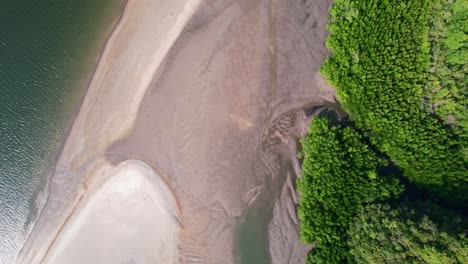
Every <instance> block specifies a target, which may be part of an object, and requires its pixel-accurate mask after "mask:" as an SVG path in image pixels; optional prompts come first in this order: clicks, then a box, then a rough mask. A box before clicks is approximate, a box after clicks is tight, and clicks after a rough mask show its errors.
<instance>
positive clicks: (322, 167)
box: [297, 117, 402, 263]
mask: <svg viewBox="0 0 468 264" xmlns="http://www.w3.org/2000/svg"><path fill="white" fill-rule="evenodd" d="M302 144H303V145H302V146H303V155H304V162H303V165H302V174H303V175H302V178H301V179H299V180H298V183H297V188H298V192H299V197H300V205H299V209H298V215H299V219H300V220H301V226H300V233H301V239H302V240H303V241H305V242H308V243H316V246H315V248H314V250H313V251H312V252H311V254H310V255H309V257H308V261H309V262H312V263H340V262H342V261H344V260H346V259H348V258H349V251H348V247H347V233H346V232H347V229H348V226H349V224H350V223H351V222H352V221H353V217H354V216H355V214H357V213H358V212H359V211H360V210H361V207H362V206H363V204H366V203H370V202H373V201H382V200H384V199H387V198H390V197H394V196H396V195H397V194H399V193H400V192H401V191H402V186H401V185H400V184H399V181H398V179H396V178H395V177H392V176H386V177H383V176H379V169H380V168H381V167H382V166H385V165H386V164H387V161H386V160H385V159H383V158H381V157H379V156H378V155H377V154H376V153H375V152H374V151H373V150H372V149H370V147H369V146H368V145H367V144H366V143H365V142H363V138H362V136H361V135H360V133H358V132H357V131H356V130H354V129H353V128H352V127H342V126H339V125H333V124H332V123H331V121H330V120H329V119H328V118H326V117H316V118H314V120H313V121H312V124H311V127H310V133H309V135H308V136H307V137H306V138H305V139H304V140H303V142H302Z"/></svg>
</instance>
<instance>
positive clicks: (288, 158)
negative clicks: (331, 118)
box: [23, 0, 335, 263]
mask: <svg viewBox="0 0 468 264" xmlns="http://www.w3.org/2000/svg"><path fill="white" fill-rule="evenodd" d="M330 5H331V1H330V0H320V1H309V0H291V1H286V0H284V1H283V0H281V1H280V0H273V1H271V0H202V1H200V4H199V5H198V1H162V0H160V1H157V0H153V1H150V0H146V1H129V3H128V6H127V8H126V9H125V12H124V14H123V16H122V20H121V22H120V23H119V26H118V27H117V28H116V30H115V32H114V34H113V36H112V37H111V39H110V40H109V43H108V46H107V47H106V51H105V52H104V54H103V57H102V59H101V62H100V64H99V66H98V70H97V72H96V75H95V78H94V79H93V82H92V84H91V87H90V88H89V92H88V94H87V96H86V98H85V101H84V103H83V106H82V110H81V111H80V114H79V115H78V117H77V119H76V121H75V125H74V126H73V129H72V132H71V134H70V137H69V139H68V141H67V144H66V146H65V148H64V151H63V153H62V157H61V159H60V161H59V163H58V165H57V173H56V175H55V176H54V177H53V179H52V181H51V192H50V196H49V199H48V202H47V204H46V207H45V209H44V211H43V213H42V216H41V218H40V219H39V220H38V222H37V225H36V227H37V228H36V229H35V231H34V232H33V234H32V236H31V240H30V241H33V242H29V244H28V245H27V247H25V249H24V252H23V253H24V256H26V258H24V260H29V259H30V258H28V257H27V256H28V255H29V257H30V256H31V255H33V254H36V253H37V252H38V250H39V249H40V248H42V251H40V250H39V252H42V253H44V252H47V251H48V247H46V248H45V249H44V246H42V245H49V244H51V241H53V240H54V239H55V238H57V237H62V239H63V237H66V235H65V233H66V232H65V231H64V230H67V229H69V228H70V227H66V226H67V225H68V224H66V225H64V223H71V222H67V221H66V219H68V218H69V217H70V216H71V215H73V214H74V212H75V213H76V212H77V210H78V209H77V208H78V207H77V204H80V203H79V201H80V199H82V198H83V197H84V196H86V195H91V194H92V193H94V195H97V193H98V192H96V191H92V190H91V189H92V188H90V187H89V186H91V185H90V182H92V179H94V178H95V177H97V176H96V175H98V174H99V171H102V168H114V167H117V166H119V164H121V163H122V162H125V161H126V160H129V159H137V160H140V161H141V162H143V163H144V164H147V166H150V167H151V168H152V169H153V170H154V171H155V174H157V175H159V177H160V179H161V180H162V181H164V182H165V183H166V184H167V186H168V187H169V189H170V190H171V192H172V194H173V195H174V197H175V203H176V205H177V206H176V207H177V210H179V211H180V214H179V221H180V228H178V237H177V241H178V242H177V246H176V248H177V250H176V252H177V259H174V261H173V263H238V262H239V260H240V258H241V255H242V250H241V249H238V248H237V246H236V240H237V239H238V236H239V234H238V233H239V227H240V225H242V223H243V222H244V220H245V216H246V212H247V211H248V210H249V209H252V208H255V207H259V206H261V207H265V208H268V210H267V211H269V212H270V213H269V216H268V217H267V219H268V222H266V223H265V225H267V226H268V227H267V228H266V230H267V232H265V239H268V242H269V243H268V245H269V248H268V249H267V250H268V252H269V254H270V258H269V259H265V263H269V262H271V263H303V261H304V257H305V254H306V253H307V251H308V250H309V247H308V246H306V245H303V244H302V243H300V242H299V239H298V229H297V224H298V221H297V217H296V213H295V205H296V203H297V197H296V196H295V191H294V182H295V178H296V177H298V176H300V169H299V165H298V162H297V158H296V151H297V146H296V142H297V139H298V138H299V137H300V136H301V135H303V134H304V133H305V132H306V131H307V127H308V122H309V116H308V115H307V114H306V111H305V110H308V109H313V108H316V107H321V106H324V105H330V104H334V103H335V93H334V90H333V89H332V88H331V87H329V86H328V85H326V83H325V80H324V79H323V78H322V77H321V76H320V75H319V73H318V68H319V67H320V65H321V64H322V62H323V60H324V59H325V57H326V56H327V55H328V50H327V49H326V47H325V45H324V40H325V37H326V35H327V33H326V32H327V31H326V29H325V24H326V19H327V17H328V7H329V6H330ZM157 7H159V8H160V9H158V8H157ZM161 7H163V8H161ZM164 7H165V8H164ZM170 7H171V8H174V9H171V8H170ZM132 10H133V11H132ZM161 10H162V11H161ZM164 10H165V11H164ZM172 10H176V11H174V12H172ZM161 12H166V13H164V14H165V15H155V14H161ZM130 14H131V15H130ZM171 14H172V15H171ZM158 19H159V20H158ZM125 21H127V22H125ZM165 21H172V22H170V23H169V22H167V23H168V24H166V25H167V26H166V27H165V28H164V29H161V28H158V27H159V24H158V23H163V24H164V23H166V22H165ZM125 25H127V26H125ZM113 43H115V44H113ZM145 166H146V165H145ZM90 193H91V194H90ZM83 206H85V205H83ZM55 218H57V219H61V220H60V221H48V220H50V219H55ZM70 219H71V218H70ZM155 221H157V219H155ZM135 225H138V223H135ZM75 226H76V225H75ZM51 230H52V231H53V232H49V231H51ZM44 232H48V233H52V234H53V235H52V236H51V235H49V236H46V235H44ZM41 234H42V235H41ZM44 238H48V239H46V240H44ZM38 241H42V242H38ZM44 241H46V243H44ZM39 243H41V244H39ZM64 243H65V242H64ZM154 246H155V247H156V245H154ZM169 250H173V249H169ZM23 263H35V262H23ZM142 263H145V262H142Z"/></svg>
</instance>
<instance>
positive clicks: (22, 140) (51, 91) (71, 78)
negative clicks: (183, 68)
mask: <svg viewBox="0 0 468 264" xmlns="http://www.w3.org/2000/svg"><path fill="white" fill-rule="evenodd" d="M122 7H123V1H121V0H100V1H95V0H6V1H1V3H0V263H5V264H6V263H12V262H14V259H15V257H16V254H17V253H18V251H19V250H20V249H21V246H22V243H23V241H24V239H25V236H26V235H27V231H28V229H29V228H30V220H31V219H33V218H34V214H35V213H34V212H35V211H36V210H37V208H36V207H37V206H36V204H37V203H38V200H39V201H40V200H41V198H40V197H41V195H40V193H41V187H43V186H44V184H45V182H46V177H47V175H48V174H50V172H51V170H52V169H53V167H52V166H53V164H54V162H55V160H56V159H57V157H58V155H59V152H60V151H59V150H60V147H61V146H62V145H63V142H64V139H65V137H66V133H67V130H68V129H69V127H70V125H71V123H72V121H73V117H74V115H75V113H76V111H77V110H78V107H79V104H80V102H81V99H82V98H83V96H84V93H85V91H86V89H85V88H86V86H87V83H88V81H89V79H90V76H91V75H92V72H93V68H94V66H95V64H96V62H97V60H98V55H99V52H100V50H101V49H102V47H103V45H104V43H105V40H106V38H107V36H108V35H109V33H110V31H111V30H112V27H113V25H114V23H115V21H116V20H117V19H118V16H119V15H120V12H121V10H122ZM38 196H39V199H38ZM42 196H43V195H42Z"/></svg>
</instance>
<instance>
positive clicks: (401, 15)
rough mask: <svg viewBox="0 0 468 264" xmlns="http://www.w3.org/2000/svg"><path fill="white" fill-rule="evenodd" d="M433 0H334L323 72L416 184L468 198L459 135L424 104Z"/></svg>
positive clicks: (355, 117) (451, 196)
mask: <svg viewBox="0 0 468 264" xmlns="http://www.w3.org/2000/svg"><path fill="white" fill-rule="evenodd" d="M434 1H435V0H417V1H400V0H336V1H335V5H334V6H333V7H332V8H331V18H330V24H329V30H330V32H331V33H332V34H331V36H330V37H329V38H328V40H327V45H328V47H329V48H330V49H331V50H332V51H333V56H331V57H330V58H329V59H328V60H327V61H326V62H325V63H324V65H323V66H322V69H321V71H322V73H323V74H324V75H325V76H326V78H327V80H328V81H329V82H330V83H331V84H333V85H334V86H335V88H336V89H337V94H338V96H339V98H340V101H341V102H342V104H343V106H344V108H345V110H346V111H347V112H348V113H349V114H350V117H351V119H352V120H353V121H354V122H355V124H356V126H357V127H359V128H360V129H362V130H363V131H364V132H365V133H366V135H368V136H369V137H370V139H371V142H372V143H373V144H374V145H376V146H377V147H378V148H379V149H380V150H381V151H383V152H385V153H386V154H388V155H389V156H390V158H391V159H392V160H393V161H394V162H395V163H396V164H397V165H398V166H399V167H401V168H402V170H403V171H404V175H405V176H406V177H408V178H409V179H410V181H412V182H415V183H417V184H419V185H420V186H425V187H426V188H428V189H429V190H431V191H433V192H434V193H436V194H437V195H439V196H440V197H442V198H444V199H446V200H455V199H456V200H458V201H462V202H468V197H467V196H466V195H464V194H465V193H468V175H467V169H468V167H467V166H468V161H467V157H466V156H464V155H463V154H462V146H461V144H460V141H459V140H458V138H457V136H456V134H455V133H453V131H452V130H450V129H449V128H447V127H446V126H444V124H443V123H442V122H440V121H439V120H438V119H437V118H434V117H433V116H431V115H429V114H428V113H427V111H425V110H424V107H423V106H422V103H421V99H422V96H423V88H424V87H425V85H426V84H427V82H428V75H429V66H430V59H431V57H430V43H429V39H428V32H429V23H428V21H429V13H430V8H431V7H432V4H433V3H434Z"/></svg>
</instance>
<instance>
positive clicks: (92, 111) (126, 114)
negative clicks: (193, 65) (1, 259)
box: [17, 0, 199, 263]
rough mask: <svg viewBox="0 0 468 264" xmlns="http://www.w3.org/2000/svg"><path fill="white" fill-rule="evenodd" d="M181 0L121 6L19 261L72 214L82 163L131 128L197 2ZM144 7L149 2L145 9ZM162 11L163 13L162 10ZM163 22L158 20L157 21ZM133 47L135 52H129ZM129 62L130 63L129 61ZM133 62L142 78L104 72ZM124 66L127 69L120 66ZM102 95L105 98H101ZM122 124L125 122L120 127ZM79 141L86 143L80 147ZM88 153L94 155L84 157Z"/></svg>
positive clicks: (81, 185) (82, 183)
mask: <svg viewBox="0 0 468 264" xmlns="http://www.w3.org/2000/svg"><path fill="white" fill-rule="evenodd" d="M181 2H182V1H177V2H175V1H174V2H173V3H171V4H172V6H169V7H167V6H166V9H164V10H163V9H161V10H157V11H158V12H159V13H158V14H157V15H154V14H151V13H150V12H151V8H155V7H158V4H159V1H151V2H148V1H146V2H143V1H133V0H127V1H126V3H125V8H124V10H123V11H122V14H121V16H120V18H119V20H118V22H117V23H116V24H115V26H114V29H113V31H112V33H111V34H110V36H109V38H108V39H107V42H106V44H105V46H104V48H103V51H102V52H101V53H100V54H101V55H100V58H99V62H98V63H97V66H96V68H95V72H94V74H93V76H92V78H91V80H90V82H89V85H88V88H87V91H86V95H85V96H84V100H83V102H82V104H81V107H80V108H79V112H78V115H76V118H75V120H74V122H73V126H72V127H71V129H70V132H69V135H68V137H67V140H66V142H65V144H64V145H63V148H62V151H61V154H60V157H59V159H58V162H57V164H56V165H55V166H54V168H55V173H52V174H53V175H52V177H51V178H50V179H49V180H48V184H49V193H48V197H47V200H46V203H45V205H44V207H43V210H42V211H41V212H40V213H39V217H38V218H37V220H36V222H35V223H34V225H33V229H32V232H31V233H30V234H29V236H28V238H27V240H26V243H25V244H24V246H23V248H22V250H21V251H20V254H19V256H18V258H17V261H18V262H19V263H36V262H32V261H37V260H38V259H39V260H40V259H41V257H39V256H38V255H41V254H45V252H44V250H46V252H47V249H44V247H47V246H46V245H47V244H50V243H51V241H53V240H54V238H55V237H56V236H57V235H58V232H59V230H57V229H60V227H61V226H62V225H63V221H64V218H65V219H66V218H67V217H68V216H69V215H70V214H71V213H72V212H73V208H74V206H75V205H76V204H77V202H78V201H79V199H80V197H81V196H82V195H83V194H84V193H85V192H86V185H87V184H86V181H87V180H86V178H88V177H90V178H92V177H93V175H92V171H89V170H88V168H87V167H88V166H89V165H92V163H93V162H95V161H99V160H105V158H102V156H103V155H105V153H106V152H107V150H106V149H107V148H108V147H109V146H111V145H112V144H114V142H116V141H118V140H120V139H121V138H123V137H125V135H126V134H128V132H129V131H131V129H132V127H133V121H134V119H135V116H136V113H137V112H138V108H139V105H140V103H141V100H142V98H143V96H144V94H145V93H146V89H147V87H148V86H149V83H150V82H151V80H152V78H153V75H154V74H155V73H156V71H157V68H158V67H159V65H160V63H161V62H162V61H163V59H164V57H165V54H166V53H167V52H168V50H169V49H170V47H171V46H172V43H173V42H174V41H175V39H176V38H177V37H178V35H179V34H180V32H181V30H182V28H183V27H184V25H185V23H186V22H187V20H188V19H189V18H190V16H191V14H192V13H193V12H194V10H195V9H196V7H197V6H198V3H199V1H190V3H187V4H182V3H181ZM145 5H149V7H147V6H145ZM177 10H178V11H179V14H178V15H175V14H174V11H177ZM145 11H146V12H145ZM153 11H154V10H153ZM164 12H166V13H165V14H164ZM145 15H146V16H145ZM158 15H159V16H158ZM162 20H163V22H161V21H162ZM142 23H143V25H142ZM145 25H146V27H145ZM132 26H133V28H132ZM135 27H136V28H135ZM158 27H159V28H158ZM154 28H156V29H157V30H159V32H157V33H159V34H154V33H152V32H151V31H153V30H154ZM145 29H146V32H145ZM135 30H137V32H135ZM148 30H149V31H150V33H149V34H148V32H147V31H148ZM164 32H166V33H164ZM148 35H149V36H150V37H151V39H150V40H149V41H152V42H153V45H148V43H147V42H146V41H147V40H146V41H145V36H148ZM132 37H133V39H132ZM158 37H159V38H158ZM160 38H163V39H165V41H160ZM135 39H136V40H135ZM138 39H140V41H138ZM122 40H125V41H127V42H132V41H133V42H132V43H130V45H132V44H133V46H135V45H136V46H144V47H142V48H136V47H134V48H133V49H132V48H128V47H125V48H124V49H123V50H121V48H122V47H120V46H119V45H120V44H122ZM127 44H128V43H127ZM145 44H146V45H145ZM124 45H125V42H124ZM119 48H120V49H119ZM142 49H143V50H145V49H146V50H147V51H148V54H152V55H153V56H152V60H149V61H148V59H146V61H145V60H144V58H143V59H142V60H143V61H145V63H146V64H149V66H148V65H146V66H143V65H141V64H142V63H141V62H140V61H135V58H133V57H135V56H140V57H143V55H145V56H144V57H148V56H146V54H147V53H145V52H143V51H142ZM132 51H133V52H135V53H137V54H129V53H131V52H132ZM132 55H133V56H132ZM116 58H117V59H116ZM132 58H133V60H132ZM118 59H120V61H119V60H118ZM140 59H141V58H140ZM129 60H131V61H130V62H129ZM132 62H133V64H134V65H133V66H135V68H138V67H139V68H142V69H145V70H146V72H147V73H146V75H144V76H143V79H144V80H141V79H142V78H141V77H142V75H141V74H138V75H135V74H134V75H133V76H130V77H128V76H127V78H126V80H118V81H120V83H118V82H116V81H114V80H115V78H113V76H112V74H109V71H113V72H115V71H116V69H115V68H116V67H109V66H110V65H111V64H113V66H114V65H116V64H117V66H118V67H120V69H119V68H118V67H117V68H118V69H117V71H118V70H120V71H121V73H123V75H125V73H127V74H129V68H128V67H130V66H131V64H132ZM135 64H136V65H135ZM126 66H127V68H125V67H126ZM122 71H123V72H122ZM131 77H133V79H132V78H131ZM106 78H107V79H106ZM117 79H118V78H117ZM135 79H136V80H135ZM106 81H107V82H106ZM134 83H139V84H140V85H139V89H132V88H133V87H135V86H136V85H135V84H134ZM106 84H107V86H106ZM119 85H120V86H119ZM116 86H117V87H116ZM119 88H120V90H119ZM134 90H138V91H136V92H135V91H134ZM125 93H126V94H125ZM103 98H105V99H104V100H103ZM119 102H120V103H119ZM119 106H123V107H119ZM116 107H117V108H127V109H124V110H123V111H119V109H115V108H116ZM128 108H130V109H128ZM103 112H104V113H103ZM112 118H113V120H112V121H113V122H111V124H109V122H107V126H105V127H103V126H102V124H103V123H105V122H106V120H109V119H112ZM122 123H124V125H123V126H122ZM98 124H99V125H98ZM94 128H96V129H97V130H98V131H96V130H95V129H94ZM116 130H117V132H118V133H116ZM111 131H112V132H111ZM103 141H104V143H103ZM84 144H86V145H87V146H83V145H84ZM89 157H94V158H91V159H87V158H89ZM98 163H99V162H98ZM69 180H71V181H72V182H71V184H70V185H71V186H64V184H66V183H68V181H69ZM60 200H61V201H60ZM63 200H65V201H63ZM54 230H56V231H54ZM37 263H40V261H39V262H37Z"/></svg>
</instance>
